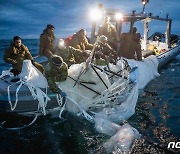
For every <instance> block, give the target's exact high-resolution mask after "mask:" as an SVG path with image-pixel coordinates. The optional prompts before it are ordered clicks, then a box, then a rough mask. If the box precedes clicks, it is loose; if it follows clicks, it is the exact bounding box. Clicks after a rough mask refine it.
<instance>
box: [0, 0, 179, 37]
mask: <svg viewBox="0 0 180 154" xmlns="http://www.w3.org/2000/svg"><path fill="white" fill-rule="evenodd" d="M99 3H102V4H103V7H104V8H105V9H117V10H119V11H120V12H122V13H123V14H127V13H130V12H131V11H132V10H136V12H141V11H142V3H141V0H0V39H12V38H13V36H15V35H19V36H21V38H23V39H31V38H32V39H33V38H39V36H40V34H41V33H42V31H43V29H44V28H45V27H46V25H47V24H53V25H54V26H55V36H56V37H57V38H64V37H68V36H69V35H72V34H73V33H75V32H76V31H78V30H80V29H81V28H84V29H86V30H87V34H88V35H89V34H90V30H91V25H92V21H91V20H90V18H89V12H90V9H91V8H94V7H97V6H98V4H99ZM145 12H152V13H153V15H159V16H161V17H166V14H167V13H168V14H169V17H170V18H172V19H173V23H172V33H174V34H178V35H180V28H179V27H180V26H179V25H180V0H149V3H148V4H147V6H146V9H145ZM152 26H153V29H154V30H155V31H161V30H162V28H164V26H163V25H162V24H158V25H157V26H155V25H154V24H153V25H152ZM138 28H139V29H138V30H139V32H142V28H141V27H138Z"/></svg>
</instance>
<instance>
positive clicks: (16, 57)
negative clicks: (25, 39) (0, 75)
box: [4, 36, 44, 76]
mask: <svg viewBox="0 0 180 154" xmlns="http://www.w3.org/2000/svg"><path fill="white" fill-rule="evenodd" d="M25 59H28V60H31V62H32V64H33V65H34V66H35V67H36V68H37V69H38V70H39V71H40V72H41V73H43V72H44V68H43V66H42V65H41V64H38V63H36V62H34V60H33V57H32V55H31V53H30V52H29V50H28V48H27V47H26V46H25V45H24V44H22V41H21V38H20V37H19V36H14V38H13V42H12V43H11V45H10V47H8V48H7V49H5V52H4V61H5V62H6V63H10V64H12V67H13V69H12V70H11V72H12V73H13V74H14V75H15V76H16V75H18V74H20V73H21V69H22V64H23V60H25Z"/></svg>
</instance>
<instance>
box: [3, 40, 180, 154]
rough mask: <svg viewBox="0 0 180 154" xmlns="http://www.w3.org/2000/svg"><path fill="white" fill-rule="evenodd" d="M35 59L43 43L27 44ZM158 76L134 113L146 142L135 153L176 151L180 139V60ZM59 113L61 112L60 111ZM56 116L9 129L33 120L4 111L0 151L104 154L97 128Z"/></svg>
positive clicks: (67, 116) (133, 119) (138, 144)
mask: <svg viewBox="0 0 180 154" xmlns="http://www.w3.org/2000/svg"><path fill="white" fill-rule="evenodd" d="M10 41H11V40H1V41H0V72H1V71H2V70H4V69H8V68H9V66H10V65H8V64H6V63H5V62H4V61H3V54H4V49H5V48H7V47H8V46H9V45H10ZM23 43H24V44H25V45H26V46H28V48H29V50H30V51H31V53H32V55H33V56H36V54H37V53H38V48H39V40H36V39H34V40H23ZM159 73H160V77H158V78H156V79H154V80H153V81H151V82H150V83H149V84H148V85H147V86H146V87H145V89H144V91H143V92H141V95H140V96H139V99H138V102H137V106H136V113H135V114H134V115H133V116H132V117H131V118H130V119H129V120H128V122H129V123H130V124H131V125H132V126H133V127H135V128H136V129H137V130H138V131H139V132H140V134H141V135H142V138H141V139H140V140H137V141H136V142H135V143H134V144H133V148H132V150H131V153H152V154H154V153H171V152H174V153H178V152H179V151H178V149H167V145H168V143H169V142H170V141H179V139H180V58H176V59H174V60H173V61H172V62H170V63H169V64H168V65H166V66H165V67H164V68H162V69H161V70H159ZM57 114H58V113H57ZM57 114H56V113H54V114H53V115H46V116H40V117H38V119H37V120H36V122H35V123H34V124H33V125H32V126H30V127H26V128H24V129H20V130H8V129H6V128H9V127H19V126H24V125H26V124H28V123H29V122H31V121H32V119H33V118H34V117H23V116H18V115H11V114H5V113H0V123H3V122H4V121H6V122H5V125H4V126H5V127H2V128H1V127H0V154H1V153H5V154H7V153H17V154H20V153H22V154H24V153H45V154H46V153H52V154H56V153H57V154H59V153H62V154H86V153H90V154H94V153H98V154H104V153H105V150H104V149H103V146H102V145H103V143H104V142H105V141H107V139H109V136H106V135H104V134H100V133H97V132H96V130H95V128H94V125H93V124H92V123H90V122H88V121H86V120H84V119H79V118H77V117H74V116H72V115H70V114H68V113H64V114H63V117H64V118H65V119H66V120H62V119H59V118H58V117H57Z"/></svg>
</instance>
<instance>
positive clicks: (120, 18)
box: [91, 1, 180, 68]
mask: <svg viewBox="0 0 180 154" xmlns="http://www.w3.org/2000/svg"><path fill="white" fill-rule="evenodd" d="M142 2H143V6H144V7H143V10H142V12H141V13H136V11H132V13H131V14H126V15H122V14H121V13H120V11H119V10H114V9H113V10H112V9H107V10H103V6H102V4H99V7H98V10H96V11H97V12H96V14H97V18H94V21H93V24H92V29H91V41H92V42H94V40H95V39H96V37H97V34H96V31H97V28H98V25H97V24H98V23H99V20H101V21H102V20H103V17H105V16H109V17H110V19H111V22H113V23H114V24H115V27H116V29H117V33H118V36H120V35H121V33H122V28H123V26H122V25H123V24H124V23H130V27H129V33H132V29H133V26H134V24H135V23H136V22H139V21H141V22H143V26H144V29H143V31H144V34H143V38H142V39H141V48H142V53H143V55H145V54H155V53H154V52H153V51H149V50H148V45H154V47H155V48H156V49H158V50H160V52H159V53H158V54H156V56H157V59H158V61H159V68H160V67H162V66H164V65H165V64H167V63H168V62H169V61H170V60H172V59H173V58H174V57H176V56H177V55H178V54H179V53H180V49H179V43H180V42H179V39H178V40H177V41H176V43H173V44H172V42H171V25H172V19H170V18H169V16H168V14H167V15H166V18H162V17H159V16H153V14H152V13H149V14H148V13H145V12H144V9H145V5H146V4H147V3H148V1H142ZM98 17H99V18H98ZM95 19H96V20H95ZM151 21H161V22H166V23H167V26H166V30H165V33H164V36H165V42H161V41H159V40H156V41H155V40H149V36H148V32H149V23H150V22H151ZM177 37H178V36H177ZM161 46H163V47H161ZM161 50H162V51H163V52H161Z"/></svg>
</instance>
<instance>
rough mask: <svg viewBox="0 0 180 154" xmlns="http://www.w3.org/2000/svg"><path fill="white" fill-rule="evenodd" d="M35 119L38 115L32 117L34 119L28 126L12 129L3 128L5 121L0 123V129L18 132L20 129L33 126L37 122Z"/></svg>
mask: <svg viewBox="0 0 180 154" xmlns="http://www.w3.org/2000/svg"><path fill="white" fill-rule="evenodd" d="M37 117H38V115H37V114H36V116H35V117H34V119H33V120H32V121H31V122H30V123H29V124H28V125H24V126H22V127H13V128H6V127H3V125H4V124H5V123H6V121H4V122H2V123H1V124H0V127H1V128H4V129H7V130H13V131H16V130H20V129H24V128H26V127H29V126H31V125H32V124H34V123H35V121H36V120H37Z"/></svg>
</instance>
